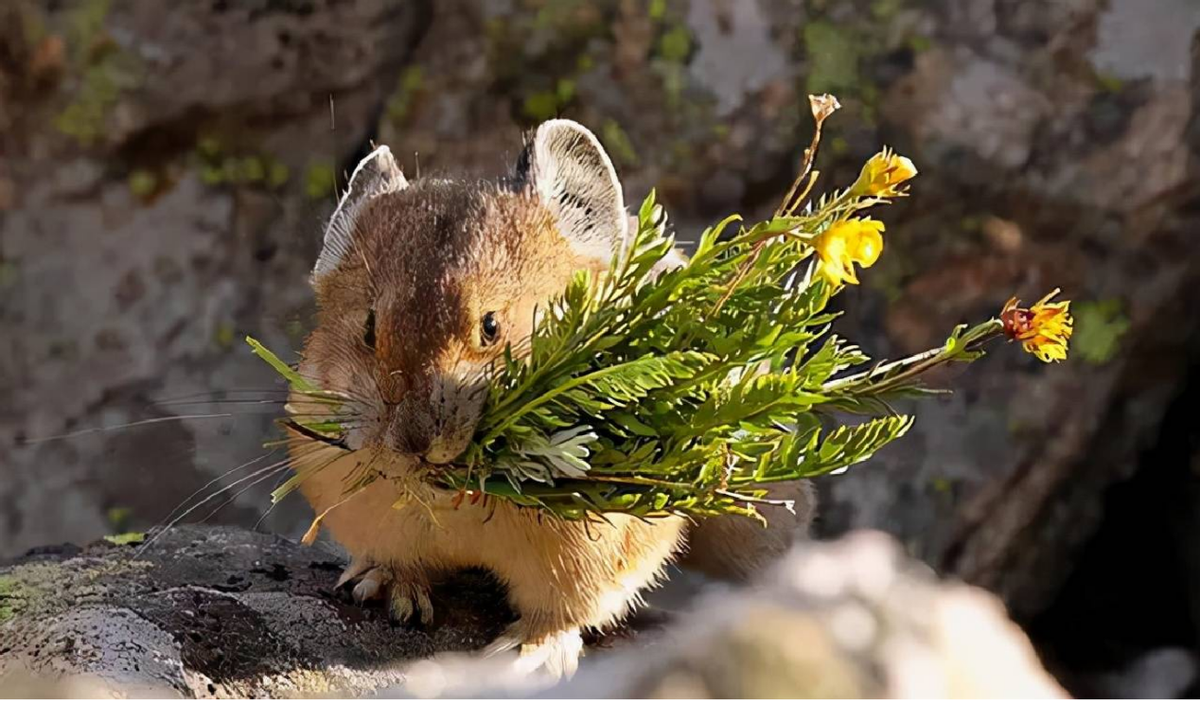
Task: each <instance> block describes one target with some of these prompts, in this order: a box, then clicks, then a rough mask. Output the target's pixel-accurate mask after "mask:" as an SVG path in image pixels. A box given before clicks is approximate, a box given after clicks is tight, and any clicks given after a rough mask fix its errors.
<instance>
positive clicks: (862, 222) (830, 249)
mask: <svg viewBox="0 0 1200 701" xmlns="http://www.w3.org/2000/svg"><path fill="white" fill-rule="evenodd" d="M882 234H883V222H881V221H876V220H874V219H846V220H843V221H839V222H836V223H834V224H833V225H832V226H830V227H829V228H828V229H826V230H825V231H824V232H822V233H821V235H820V236H818V237H817V238H816V240H814V241H813V248H815V249H816V251H817V258H818V264H817V274H818V275H820V276H822V277H824V278H825V279H826V280H828V281H829V283H830V284H831V285H840V284H842V283H843V282H848V283H850V284H852V285H857V284H858V277H857V276H856V275H855V274H854V264H855V263H857V264H858V265H860V266H861V267H863V268H869V267H871V266H872V265H874V264H875V261H876V260H879V254H880V253H882V252H883V236H882Z"/></svg>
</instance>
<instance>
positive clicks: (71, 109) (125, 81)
mask: <svg viewBox="0 0 1200 701" xmlns="http://www.w3.org/2000/svg"><path fill="white" fill-rule="evenodd" d="M139 74H140V69H139V68H138V66H137V64H136V63H135V62H134V60H133V59H132V57H130V56H128V55H126V54H123V53H120V52H117V51H115V50H107V51H105V52H104V56H103V57H102V58H99V59H98V60H97V62H96V63H94V64H91V65H88V66H86V67H84V68H83V69H82V73H81V75H80V77H79V85H78V88H77V89H76V91H75V93H74V95H73V96H72V99H71V101H70V102H69V103H67V106H66V107H64V108H63V110H62V112H60V113H59V114H58V116H57V117H55V119H54V126H55V128H57V129H58V130H59V131H60V132H62V133H63V134H66V135H67V136H69V137H71V138H73V139H75V140H76V141H77V142H79V143H80V144H81V145H83V146H91V145H93V144H95V143H96V142H98V141H100V140H101V139H102V138H103V137H104V135H105V133H106V132H107V130H108V115H109V113H110V112H111V111H112V108H113V107H114V106H116V104H117V101H118V100H119V99H120V96H121V93H122V92H124V91H125V90H128V89H130V88H132V87H134V86H135V85H137V83H138V75H139Z"/></svg>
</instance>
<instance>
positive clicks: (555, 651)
mask: <svg viewBox="0 0 1200 701" xmlns="http://www.w3.org/2000/svg"><path fill="white" fill-rule="evenodd" d="M514 648H517V649H518V650H519V652H520V655H519V656H518V657H517V659H516V661H515V662H514V663H513V664H514V666H515V668H516V669H517V671H519V672H521V673H522V674H531V673H534V672H537V671H539V670H541V671H542V672H544V673H545V674H547V675H548V676H550V677H552V678H554V679H559V678H562V677H568V678H569V677H571V676H572V675H574V674H575V670H577V669H579V658H580V657H581V656H582V655H583V636H581V635H580V634H579V629H578V628H569V629H566V630H558V631H554V632H551V633H534V632H533V631H532V630H531V627H530V626H529V625H525V624H523V623H522V621H517V622H516V623H514V624H512V625H511V626H509V627H508V629H507V630H505V631H504V633H502V634H501V635H500V637H499V638H496V640H495V641H494V642H493V643H492V644H491V645H489V646H488V647H487V648H486V649H485V650H484V654H485V655H488V656H490V655H495V654H498V653H501V652H505V651H507V650H512V649H514Z"/></svg>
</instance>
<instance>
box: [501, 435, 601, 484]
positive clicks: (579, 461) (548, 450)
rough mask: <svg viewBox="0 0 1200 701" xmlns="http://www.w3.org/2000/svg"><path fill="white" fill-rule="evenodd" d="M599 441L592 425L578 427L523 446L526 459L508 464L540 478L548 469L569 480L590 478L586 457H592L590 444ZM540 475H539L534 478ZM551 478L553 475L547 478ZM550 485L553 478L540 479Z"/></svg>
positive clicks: (521, 449)
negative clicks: (546, 467) (572, 478)
mask: <svg viewBox="0 0 1200 701" xmlns="http://www.w3.org/2000/svg"><path fill="white" fill-rule="evenodd" d="M596 439H597V436H596V434H595V433H593V432H592V427H591V426H576V427H575V428H571V429H566V430H563V431H559V432H557V433H555V434H553V435H551V436H550V437H549V438H548V439H547V438H541V437H537V438H534V439H532V440H529V441H527V442H525V443H524V444H522V445H521V446H520V447H519V448H518V449H517V453H518V454H519V455H520V456H521V457H522V458H526V459H525V460H519V461H512V462H509V463H507V464H506V465H505V467H508V468H509V469H515V470H517V471H520V472H522V473H524V474H525V475H527V476H529V477H530V478H531V479H538V477H541V476H543V474H544V469H545V468H544V467H543V466H548V467H550V468H551V469H552V470H553V471H554V472H556V473H558V474H559V475H562V476H565V477H575V478H580V477H586V476H587V471H588V468H589V467H590V466H589V465H588V464H587V460H586V458H587V457H588V456H589V455H591V450H590V449H589V448H588V445H590V444H591V443H594V442H595V441H596ZM534 475H537V476H534ZM545 476H546V477H549V475H545ZM538 481H539V482H548V481H549V479H538Z"/></svg>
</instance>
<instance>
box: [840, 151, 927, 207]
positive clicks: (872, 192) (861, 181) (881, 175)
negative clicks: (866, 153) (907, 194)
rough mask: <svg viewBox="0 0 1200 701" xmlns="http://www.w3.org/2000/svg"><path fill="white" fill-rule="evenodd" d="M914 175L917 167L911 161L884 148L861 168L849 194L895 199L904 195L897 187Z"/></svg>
mask: <svg viewBox="0 0 1200 701" xmlns="http://www.w3.org/2000/svg"><path fill="white" fill-rule="evenodd" d="M916 174H917V167H916V166H915V165H913V162H912V161H910V160H909V159H907V158H905V157H904V156H900V155H897V154H896V152H895V151H893V150H891V149H889V148H886V147H885V148H884V149H883V150H882V151H880V152H879V153H877V154H875V155H874V156H871V160H869V161H867V164H866V165H864V166H863V168H862V172H861V173H859V174H858V180H856V181H855V182H854V185H853V187H851V188H850V192H851V194H853V195H869V196H871V197H897V196H900V195H902V194H904V193H903V192H901V191H900V190H899V186H900V185H901V184H902V183H904V182H906V181H908V180H911V179H912V178H913V176H915V175H916Z"/></svg>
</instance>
